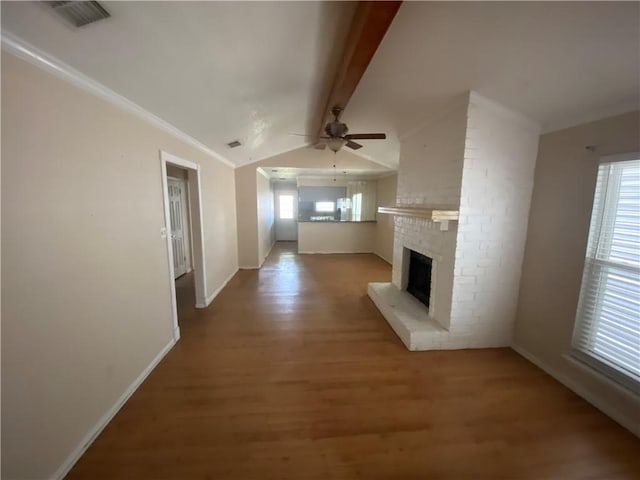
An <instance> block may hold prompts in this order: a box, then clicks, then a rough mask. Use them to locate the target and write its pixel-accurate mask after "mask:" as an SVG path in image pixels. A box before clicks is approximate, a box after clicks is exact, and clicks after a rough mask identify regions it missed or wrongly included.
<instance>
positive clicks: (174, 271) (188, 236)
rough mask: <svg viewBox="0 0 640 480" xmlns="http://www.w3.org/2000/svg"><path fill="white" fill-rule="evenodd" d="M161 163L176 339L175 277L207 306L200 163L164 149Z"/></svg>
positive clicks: (196, 300) (200, 304) (197, 301)
mask: <svg viewBox="0 0 640 480" xmlns="http://www.w3.org/2000/svg"><path fill="white" fill-rule="evenodd" d="M160 163H161V171H162V193H163V198H164V217H165V227H164V229H163V236H164V237H165V238H166V240H167V259H168V264H169V282H170V291H171V309H172V318H173V336H174V338H175V340H176V341H177V340H178V339H179V338H180V327H179V324H178V297H177V289H176V280H177V281H178V282H181V287H186V288H180V292H181V293H182V292H192V295H193V296H192V297H191V298H192V301H193V302H194V303H195V307H196V308H204V307H206V306H207V298H206V292H207V283H206V275H205V252H204V232H203V228H202V225H203V222H202V193H201V183H200V165H198V164H197V163H194V162H190V161H189V160H185V159H183V158H180V157H176V156H175V155H171V154H170V153H167V152H163V151H160ZM191 285H193V287H192V288H189V287H190V286H191ZM194 297H195V298H194ZM181 300H182V301H188V300H185V299H181Z"/></svg>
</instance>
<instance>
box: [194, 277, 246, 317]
mask: <svg viewBox="0 0 640 480" xmlns="http://www.w3.org/2000/svg"><path fill="white" fill-rule="evenodd" d="M236 273H238V270H237V269H236V270H235V271H234V272H233V273H232V274H231V275H229V276H228V277H227V279H226V280H225V281H224V282H222V285H220V286H219V287H218V288H217V289H216V290H215V292H213V293H212V294H211V295H209V296H208V297H207V298H205V299H204V301H200V302H198V303H196V308H207V307H208V306H209V305H211V302H213V299H214V298H216V297H217V296H218V294H219V293H220V292H221V291H222V289H223V288H224V287H226V286H227V283H229V281H230V280H231V279H232V278H233V276H234V275H235V274H236Z"/></svg>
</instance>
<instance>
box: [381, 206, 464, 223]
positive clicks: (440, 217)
mask: <svg viewBox="0 0 640 480" xmlns="http://www.w3.org/2000/svg"><path fill="white" fill-rule="evenodd" d="M378 213H386V214H389V215H397V216H402V217H416V218H426V219H427V220H431V221H433V222H449V221H457V220H458V217H459V215H460V212H459V211H458V210H455V209H453V208H444V207H422V206H415V207H414V206H411V205H396V206H394V207H378Z"/></svg>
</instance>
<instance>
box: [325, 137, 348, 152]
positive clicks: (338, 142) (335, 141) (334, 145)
mask: <svg viewBox="0 0 640 480" xmlns="http://www.w3.org/2000/svg"><path fill="white" fill-rule="evenodd" d="M345 143H347V141H346V140H345V139H344V138H340V137H335V138H330V139H328V140H327V145H329V148H330V149H331V150H332V151H334V152H335V153H338V150H340V149H341V148H342V147H343V146H344V144H345Z"/></svg>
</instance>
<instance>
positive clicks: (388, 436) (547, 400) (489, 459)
mask: <svg viewBox="0 0 640 480" xmlns="http://www.w3.org/2000/svg"><path fill="white" fill-rule="evenodd" d="M294 251H295V244H291V243H278V244H276V246H275V247H274V249H273V251H272V253H271V255H270V256H269V258H268V259H267V262H266V263H265V265H264V267H263V268H262V269H261V270H259V271H255V270H254V271H240V272H239V273H238V274H237V275H236V276H235V277H234V278H233V279H232V281H231V282H230V283H229V285H228V286H227V288H225V289H224V290H223V291H222V292H221V293H220V295H219V296H218V297H217V298H216V299H215V301H214V302H213V304H212V305H211V306H210V307H209V308H208V309H206V310H195V309H194V308H192V307H191V305H192V303H193V291H192V288H193V287H192V285H191V279H190V278H189V277H185V278H183V279H181V280H179V281H178V293H179V310H180V315H179V316H180V326H181V331H182V339H181V340H180V342H179V343H178V344H177V345H176V346H175V347H174V349H173V350H172V351H171V352H170V353H169V354H168V355H167V357H166V358H165V360H164V361H163V362H162V363H161V364H160V365H159V366H158V367H157V368H156V370H155V371H154V372H153V373H152V374H151V375H150V376H149V378H148V379H147V381H146V382H145V383H144V384H143V385H142V386H141V387H140V389H139V390H138V391H137V392H136V394H135V395H134V396H133V397H132V398H131V399H130V400H129V402H128V403H127V404H126V405H125V406H124V408H123V409H122V410H121V411H120V413H119V414H118V415H117V416H116V417H115V418H114V420H113V421H112V422H111V424H110V425H109V426H108V427H107V428H106V429H105V430H104V432H103V433H102V434H101V435H100V437H99V438H98V439H97V440H96V441H95V443H94V444H93V445H92V446H91V448H90V449H89V450H88V451H87V452H86V454H85V455H84V456H83V457H82V458H81V459H80V461H79V462H78V463H77V464H76V466H75V467H74V469H73V470H72V471H71V472H70V473H69V475H68V476H67V478H68V479H221V480H232V479H289V480H294V479H295V480H298V479H337V480H348V479H386V480H392V479H393V480H400V479H480V478H486V479H562V480H565V479H638V478H640V440H638V439H637V438H636V437H634V436H633V435H632V434H630V433H629V432H627V431H626V430H624V429H623V428H622V427H620V426H618V425H617V424H616V423H614V422H613V421H612V420H610V419H609V418H607V417H606V416H605V415H603V414H601V413H600V412H599V411H598V410H596V409H595V408H593V407H591V406H590V405H589V404H587V403H586V402H584V401H583V400H582V399H580V398H579V397H577V396H576V395H574V394H573V393H572V392H570V391H569V390H567V389H566V388H564V387H563V386H562V385H561V384H559V383H557V382H556V381H555V380H553V379H552V378H551V377H549V376H547V375H546V374H545V373H543V372H542V371H541V370H539V369H538V368H536V367H535V366H533V365H532V364H530V363H529V362H527V361H526V360H524V359H523V358H521V357H520V356H519V355H517V354H516V353H515V352H513V351H512V350H510V349H489V350H465V351H441V352H409V351H407V350H406V349H405V348H404V346H403V345H402V344H401V342H400V340H399V339H398V338H397V337H396V336H395V334H394V333H393V331H392V330H391V329H390V328H389V326H388V325H387V324H386V322H385V320H384V319H383V318H382V316H381V315H380V314H379V313H378V311H377V310H376V308H375V306H374V305H373V304H372V303H371V302H370V301H369V299H368V298H367V296H366V285H367V282H371V281H389V279H390V276H391V270H390V267H389V265H388V264H386V263H385V262H384V261H382V260H380V259H379V258H377V257H375V256H373V255H300V256H298V255H296V254H295V253H293V252H294Z"/></svg>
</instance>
